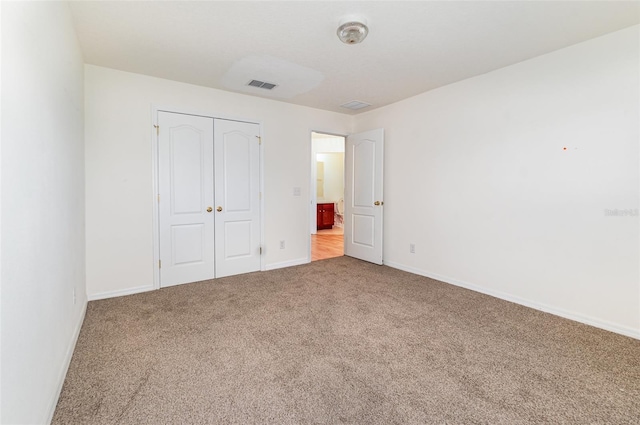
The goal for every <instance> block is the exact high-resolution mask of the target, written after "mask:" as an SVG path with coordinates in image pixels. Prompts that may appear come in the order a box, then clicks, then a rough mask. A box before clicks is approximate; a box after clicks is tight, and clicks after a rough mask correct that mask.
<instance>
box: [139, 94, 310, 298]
mask: <svg viewBox="0 0 640 425" xmlns="http://www.w3.org/2000/svg"><path fill="white" fill-rule="evenodd" d="M158 112H170V113H174V114H183V115H195V116H200V117H206V118H213V119H214V120H215V119H220V120H227V121H239V122H246V123H251V124H257V125H258V126H259V132H260V139H261V143H260V146H259V149H260V160H259V163H260V183H259V186H260V194H261V196H260V246H261V247H262V246H264V237H265V228H264V199H265V196H264V140H265V137H264V132H263V127H264V126H263V125H262V121H258V120H252V119H246V118H242V117H234V116H229V115H225V114H220V113H210V112H202V111H194V110H188V109H183V108H178V107H173V106H168V107H165V106H161V105H151V122H150V124H151V125H150V126H149V128H150V130H151V131H150V134H151V174H152V175H151V182H152V192H151V205H152V211H153V212H152V214H153V220H152V221H153V230H152V234H153V262H152V264H151V269H152V270H153V289H160V268H159V267H158V266H159V264H160V209H159V208H158V190H159V178H160V175H159V174H158V161H159V156H158V155H159V151H158V132H157V131H156V128H157V125H158ZM309 244H311V238H309ZM309 249H311V245H309ZM309 258H311V257H309ZM264 270H265V262H264V250H263V253H262V254H261V255H260V271H264Z"/></svg>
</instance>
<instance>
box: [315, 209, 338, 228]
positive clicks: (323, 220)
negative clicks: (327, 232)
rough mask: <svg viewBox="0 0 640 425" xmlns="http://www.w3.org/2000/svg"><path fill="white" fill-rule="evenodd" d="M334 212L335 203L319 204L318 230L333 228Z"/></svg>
mask: <svg viewBox="0 0 640 425" xmlns="http://www.w3.org/2000/svg"><path fill="white" fill-rule="evenodd" d="M333 212H334V205H333V203H331V204H318V221H317V227H318V230H322V229H331V228H332V227H333Z"/></svg>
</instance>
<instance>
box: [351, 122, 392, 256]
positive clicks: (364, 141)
mask: <svg viewBox="0 0 640 425" xmlns="http://www.w3.org/2000/svg"><path fill="white" fill-rule="evenodd" d="M383 154H384V130H383V129H381V128H380V129H377V130H371V131H367V132H364V133H359V134H353V135H351V136H348V137H347V142H346V149H345V165H346V167H345V188H344V192H345V197H344V199H345V203H344V204H345V214H344V253H345V255H348V256H350V257H355V258H359V259H361V260H365V261H369V262H372V263H375V264H382V220H383V204H384V203H383V197H382V171H383V170H382V167H383V162H384V161H383V159H384V158H383Z"/></svg>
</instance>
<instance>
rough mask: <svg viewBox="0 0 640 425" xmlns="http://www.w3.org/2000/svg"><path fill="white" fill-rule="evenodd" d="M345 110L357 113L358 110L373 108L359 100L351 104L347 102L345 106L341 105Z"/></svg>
mask: <svg viewBox="0 0 640 425" xmlns="http://www.w3.org/2000/svg"><path fill="white" fill-rule="evenodd" d="M340 106H342V107H343V108H347V109H353V110H354V111H357V110H358V109H363V108H366V107H367V106H371V105H370V104H369V103H364V102H360V101H359V100H352V101H351V102H347V103H345V104H344V105H340Z"/></svg>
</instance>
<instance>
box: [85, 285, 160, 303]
mask: <svg viewBox="0 0 640 425" xmlns="http://www.w3.org/2000/svg"><path fill="white" fill-rule="evenodd" d="M154 289H155V288H154V287H153V285H145V286H136V287H134V288H127V289H119V290H117V291H107V292H98V293H97V294H90V295H89V296H88V299H89V301H95V300H103V299H105V298H115V297H122V296H124V295H133V294H139V293H140V292H147V291H153V290H154Z"/></svg>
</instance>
